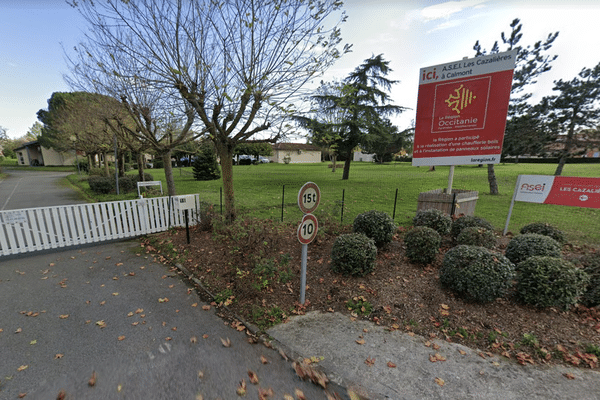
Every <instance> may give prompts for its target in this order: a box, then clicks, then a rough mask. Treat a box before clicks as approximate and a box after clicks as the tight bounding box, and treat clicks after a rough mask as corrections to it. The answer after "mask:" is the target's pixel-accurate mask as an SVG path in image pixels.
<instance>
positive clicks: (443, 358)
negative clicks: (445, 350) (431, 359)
mask: <svg viewBox="0 0 600 400" xmlns="http://www.w3.org/2000/svg"><path fill="white" fill-rule="evenodd" d="M435 358H436V359H437V360H438V361H446V357H444V356H443V355H441V354H439V353H435Z"/></svg>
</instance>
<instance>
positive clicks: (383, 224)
mask: <svg viewBox="0 0 600 400" xmlns="http://www.w3.org/2000/svg"><path fill="white" fill-rule="evenodd" d="M352 228H353V231H354V233H362V234H364V235H366V236H367V237H369V238H371V239H373V240H374V241H375V246H377V247H381V246H383V245H384V244H387V243H389V242H391V241H392V238H393V236H394V232H396V228H397V227H396V223H395V222H394V220H393V219H392V217H390V216H389V214H387V213H385V212H383V211H376V210H372V211H367V212H366V213H362V214H359V215H358V216H357V217H356V218H355V219H354V224H353V225H352Z"/></svg>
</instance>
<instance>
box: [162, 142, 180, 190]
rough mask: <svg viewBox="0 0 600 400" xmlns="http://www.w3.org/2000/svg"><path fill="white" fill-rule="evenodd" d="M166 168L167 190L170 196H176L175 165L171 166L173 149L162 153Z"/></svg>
mask: <svg viewBox="0 0 600 400" xmlns="http://www.w3.org/2000/svg"><path fill="white" fill-rule="evenodd" d="M161 158H162V160H163V163H164V168H165V179H166V181H167V192H168V194H169V196H176V195H177V191H176V190H175V180H174V179H173V167H172V166H171V150H168V151H167V152H166V153H162V154H161Z"/></svg>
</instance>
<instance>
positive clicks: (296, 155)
mask: <svg viewBox="0 0 600 400" xmlns="http://www.w3.org/2000/svg"><path fill="white" fill-rule="evenodd" d="M272 146H273V155H272V156H270V157H268V158H269V159H270V160H272V161H273V162H276V163H285V164H297V163H319V162H321V149H319V148H318V147H317V146H314V145H312V144H305V143H276V144H274V145H272Z"/></svg>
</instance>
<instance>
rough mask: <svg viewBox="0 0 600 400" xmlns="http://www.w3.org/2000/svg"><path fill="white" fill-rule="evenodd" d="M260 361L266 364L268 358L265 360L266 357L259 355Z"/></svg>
mask: <svg viewBox="0 0 600 400" xmlns="http://www.w3.org/2000/svg"><path fill="white" fill-rule="evenodd" d="M260 362H261V363H263V364H268V363H269V360H267V357H265V356H263V355H261V356H260Z"/></svg>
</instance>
